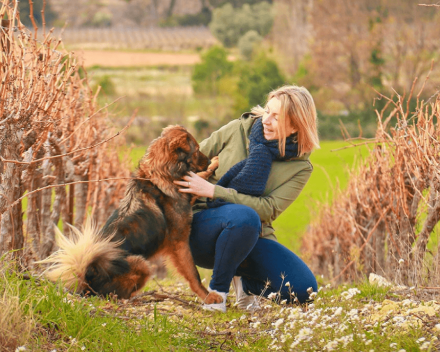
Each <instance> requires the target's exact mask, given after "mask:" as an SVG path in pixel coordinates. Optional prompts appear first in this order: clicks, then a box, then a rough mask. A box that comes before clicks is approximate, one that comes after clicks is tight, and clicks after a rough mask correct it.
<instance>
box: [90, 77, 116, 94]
mask: <svg viewBox="0 0 440 352" xmlns="http://www.w3.org/2000/svg"><path fill="white" fill-rule="evenodd" d="M97 86H101V92H103V93H104V94H105V95H114V94H115V93H116V86H115V84H114V82H113V80H112V78H111V77H110V76H108V75H105V76H102V77H101V78H100V79H99V81H98V82H97ZM95 90H96V89H95Z"/></svg>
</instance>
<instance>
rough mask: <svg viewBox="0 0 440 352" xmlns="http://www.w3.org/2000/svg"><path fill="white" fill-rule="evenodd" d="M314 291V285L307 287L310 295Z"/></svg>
mask: <svg viewBox="0 0 440 352" xmlns="http://www.w3.org/2000/svg"><path fill="white" fill-rule="evenodd" d="M312 292H313V288H312V287H309V288H308V289H307V293H308V294H309V295H310V294H311V293H312Z"/></svg>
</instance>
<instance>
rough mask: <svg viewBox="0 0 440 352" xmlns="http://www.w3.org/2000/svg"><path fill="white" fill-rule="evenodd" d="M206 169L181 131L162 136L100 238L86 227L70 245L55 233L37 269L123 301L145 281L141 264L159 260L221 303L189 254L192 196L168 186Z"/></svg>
mask: <svg viewBox="0 0 440 352" xmlns="http://www.w3.org/2000/svg"><path fill="white" fill-rule="evenodd" d="M208 164H209V160H208V158H207V157H206V156H205V155H204V154H202V153H201V152H200V151H199V145H198V143H197V141H196V140H195V139H194V137H193V136H191V134H190V133H188V131H187V130H186V129H185V128H183V127H181V126H169V127H167V128H165V129H164V130H163V132H162V134H161V136H160V137H159V138H157V139H155V140H154V141H153V142H152V143H151V145H150V147H149V148H148V150H147V152H146V154H145V155H144V157H143V158H142V160H141V161H140V163H139V168H138V170H137V171H136V174H135V177H136V178H137V179H134V180H131V181H130V182H129V184H128V186H127V190H126V193H125V197H124V198H123V199H122V200H121V202H120V205H119V208H118V209H117V210H116V211H115V212H114V213H113V215H112V216H111V217H110V218H109V219H108V220H107V223H106V224H105V225H104V227H103V229H102V230H101V231H100V232H99V231H96V230H95V229H94V228H93V226H92V225H91V222H90V221H88V223H87V224H86V226H85V229H84V231H83V232H80V231H79V230H78V229H75V228H73V232H74V235H75V236H74V237H75V238H74V240H69V239H68V238H66V237H64V236H63V235H62V234H61V233H59V236H58V239H57V242H58V245H59V247H60V250H59V251H58V252H55V253H54V254H53V255H51V256H50V257H49V258H47V259H45V260H44V261H43V262H44V263H53V265H52V266H51V267H50V268H49V269H48V270H47V271H46V275H47V276H48V278H49V279H51V280H53V281H57V280H59V279H60V280H61V281H62V282H63V283H64V285H65V286H66V287H68V288H69V289H76V291H77V292H79V293H83V294H92V295H93V294H94V295H108V294H116V295H117V296H118V297H119V298H129V297H132V296H133V295H134V294H136V293H137V291H139V290H140V289H141V288H142V287H143V286H144V285H145V283H146V281H147V280H148V277H149V276H150V270H149V267H148V263H147V261H146V259H150V258H153V257H155V256H157V255H164V256H167V257H169V258H170V259H171V261H172V263H173V264H174V266H175V267H176V269H177V271H178V272H179V273H180V274H181V275H182V276H183V277H184V278H185V279H186V280H188V282H189V285H190V287H191V290H192V291H193V292H195V293H196V294H197V295H198V296H199V297H200V298H201V299H202V300H203V301H204V302H205V303H207V304H210V303H220V302H222V298H221V296H219V295H218V294H217V293H215V292H211V293H209V294H208V291H207V290H206V288H205V287H204V286H203V285H202V284H201V282H200V277H199V273H198V272H197V269H196V267H195V265H194V261H193V258H192V255H191V252H190V248H189V235H190V230H191V221H192V210H191V198H192V196H191V195H189V194H186V193H181V192H179V191H178V186H176V185H175V184H174V183H173V181H174V180H181V179H182V177H183V176H185V175H186V174H188V172H190V171H192V172H202V171H204V170H206V169H207V167H208ZM209 175H210V173H208V174H206V175H205V177H208V176H209Z"/></svg>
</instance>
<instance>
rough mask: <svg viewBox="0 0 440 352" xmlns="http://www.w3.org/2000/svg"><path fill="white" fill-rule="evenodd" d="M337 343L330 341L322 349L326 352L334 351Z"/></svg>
mask: <svg viewBox="0 0 440 352" xmlns="http://www.w3.org/2000/svg"><path fill="white" fill-rule="evenodd" d="M338 344H339V342H338V341H336V340H335V341H330V342H329V343H328V344H327V345H325V346H324V349H325V350H327V351H334V350H335V349H336V348H337V347H338Z"/></svg>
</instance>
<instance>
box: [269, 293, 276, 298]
mask: <svg viewBox="0 0 440 352" xmlns="http://www.w3.org/2000/svg"><path fill="white" fill-rule="evenodd" d="M276 297H277V293H276V292H271V293H269V295H268V296H267V298H268V299H274V298H276Z"/></svg>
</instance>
